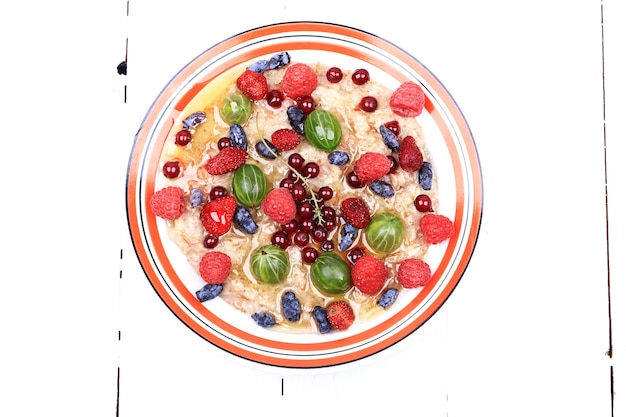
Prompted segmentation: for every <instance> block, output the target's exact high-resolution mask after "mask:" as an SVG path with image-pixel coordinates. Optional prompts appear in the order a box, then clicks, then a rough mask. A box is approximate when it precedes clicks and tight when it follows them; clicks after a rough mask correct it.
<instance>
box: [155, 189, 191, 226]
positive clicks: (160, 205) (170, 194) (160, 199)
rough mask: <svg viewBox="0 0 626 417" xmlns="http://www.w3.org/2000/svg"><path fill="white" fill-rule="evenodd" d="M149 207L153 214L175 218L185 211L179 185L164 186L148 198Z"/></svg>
mask: <svg viewBox="0 0 626 417" xmlns="http://www.w3.org/2000/svg"><path fill="white" fill-rule="evenodd" d="M150 209H151V210H152V213H154V215H155V216H158V217H161V218H163V219H166V220H176V219H177V218H179V217H180V216H182V214H183V212H184V211H185V198H184V197H183V190H182V188H180V187H174V186H171V187H165V188H163V189H161V190H159V191H157V192H156V193H154V195H153V196H152V197H151V198H150Z"/></svg>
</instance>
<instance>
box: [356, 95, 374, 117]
mask: <svg viewBox="0 0 626 417" xmlns="http://www.w3.org/2000/svg"><path fill="white" fill-rule="evenodd" d="M359 108H360V109H361V110H363V111H366V112H368V113H372V112H375V111H376V109H377V108H378V100H376V98H375V97H372V96H366V97H363V98H362V99H361V102H360V103H359Z"/></svg>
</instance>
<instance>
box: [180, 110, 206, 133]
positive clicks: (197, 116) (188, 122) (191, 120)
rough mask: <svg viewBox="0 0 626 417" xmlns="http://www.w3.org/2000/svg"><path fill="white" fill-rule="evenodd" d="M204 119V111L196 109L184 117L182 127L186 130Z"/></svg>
mask: <svg viewBox="0 0 626 417" xmlns="http://www.w3.org/2000/svg"><path fill="white" fill-rule="evenodd" d="M205 120H206V113H205V112H203V111H197V112H195V113H192V114H190V115H189V116H187V117H185V120H183V128H184V129H187V130H189V129H193V128H194V127H196V126H198V125H199V124H200V123H202V122H204V121H205Z"/></svg>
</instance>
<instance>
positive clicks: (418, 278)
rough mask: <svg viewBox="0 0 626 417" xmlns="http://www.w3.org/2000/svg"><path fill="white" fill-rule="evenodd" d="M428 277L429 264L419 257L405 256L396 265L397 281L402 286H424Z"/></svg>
mask: <svg viewBox="0 0 626 417" xmlns="http://www.w3.org/2000/svg"><path fill="white" fill-rule="evenodd" d="M430 277H431V272H430V266H429V265H428V264H427V263H426V262H424V261H423V260H421V259H417V258H407V259H405V260H404V261H402V263H401V264H400V266H399V267H398V282H399V283H400V285H402V286H403V287H404V288H417V287H421V286H424V285H426V283H427V282H428V281H430Z"/></svg>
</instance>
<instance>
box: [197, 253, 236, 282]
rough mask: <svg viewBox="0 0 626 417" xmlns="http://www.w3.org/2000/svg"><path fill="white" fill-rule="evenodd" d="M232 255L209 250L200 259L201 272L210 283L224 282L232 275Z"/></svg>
mask: <svg viewBox="0 0 626 417" xmlns="http://www.w3.org/2000/svg"><path fill="white" fill-rule="evenodd" d="M231 267H232V262H231V260H230V256H228V255H226V254H225V253H222V252H207V253H205V254H204V255H203V256H202V258H201V259H200V267H199V272H200V276H201V277H202V279H203V280H205V281H206V282H207V283H209V284H223V283H224V281H226V278H228V276H229V275H230V269H231Z"/></svg>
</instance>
